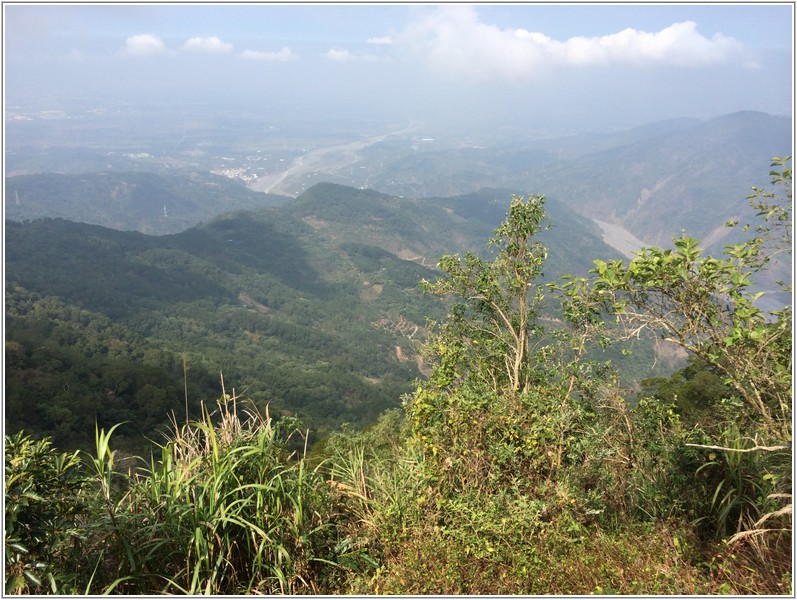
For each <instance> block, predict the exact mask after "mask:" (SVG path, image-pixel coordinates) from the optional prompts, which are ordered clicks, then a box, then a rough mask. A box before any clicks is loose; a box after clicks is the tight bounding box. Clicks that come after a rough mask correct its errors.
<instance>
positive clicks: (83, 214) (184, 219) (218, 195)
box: [5, 169, 288, 235]
mask: <svg viewBox="0 0 797 600" xmlns="http://www.w3.org/2000/svg"><path fill="white" fill-rule="evenodd" d="M5 198H6V203H5V218H6V219H11V220H14V221H25V220H31V219H39V218H42V217H61V218H63V219H69V220H71V221H79V222H81V223H93V224H95V225H102V226H104V227H110V228H112V229H120V230H128V231H141V232H142V233H148V234H152V235H162V234H166V233H177V232H179V231H183V230H185V229H187V228H189V227H192V226H194V225H197V224H198V223H201V222H203V221H207V220H208V219H211V218H213V217H215V216H216V215H218V214H220V213H222V212H227V211H231V210H243V209H254V208H261V207H265V206H275V205H277V204H281V203H283V202H285V201H286V200H288V198H286V197H285V196H277V195H274V194H262V193H258V192H253V191H252V190H250V189H248V188H246V187H245V186H243V185H241V184H240V183H236V182H234V181H232V180H230V179H228V178H226V177H221V176H218V175H211V174H208V173H200V172H194V171H183V170H179V169H173V170H172V171H170V172H169V173H168V174H166V173H152V172H133V171H127V172H113V171H109V172H103V173H82V174H69V175H62V174H57V173H39V174H35V175H17V176H13V177H7V178H6V179H5Z"/></svg>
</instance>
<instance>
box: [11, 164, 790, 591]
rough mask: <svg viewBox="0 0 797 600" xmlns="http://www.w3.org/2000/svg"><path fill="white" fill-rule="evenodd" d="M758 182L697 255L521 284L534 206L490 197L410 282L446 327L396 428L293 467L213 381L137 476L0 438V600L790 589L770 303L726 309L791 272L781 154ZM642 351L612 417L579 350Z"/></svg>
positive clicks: (604, 266)
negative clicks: (669, 365) (635, 389)
mask: <svg viewBox="0 0 797 600" xmlns="http://www.w3.org/2000/svg"><path fill="white" fill-rule="evenodd" d="M770 175H771V183H772V186H773V187H772V188H767V189H764V188H753V193H752V194H751V195H750V196H749V198H748V200H749V203H750V205H751V206H752V207H753V209H754V211H755V212H756V214H757V215H758V216H759V217H760V218H761V221H760V223H759V224H758V225H751V226H749V227H747V226H745V227H742V228H741V229H743V231H744V232H745V233H746V234H747V235H746V239H745V240H744V241H742V242H739V243H735V244H733V245H730V246H728V247H726V248H725V250H724V252H723V253H722V254H721V255H715V256H711V255H707V254H706V253H705V252H704V250H703V249H702V248H701V247H700V244H699V243H698V241H697V240H695V239H693V238H689V237H686V236H680V237H678V238H676V239H675V240H674V241H673V247H672V248H667V249H661V248H655V247H652V248H645V249H643V250H642V251H640V252H639V253H638V254H637V256H636V257H635V258H634V259H632V260H618V259H614V258H612V259H609V260H595V261H594V264H593V268H592V269H591V271H590V272H589V273H588V274H585V275H568V276H564V277H561V278H551V279H547V280H546V279H543V278H542V277H541V275H542V272H543V268H544V267H545V266H546V264H547V259H548V254H549V249H548V248H546V245H545V244H544V243H542V241H541V240H542V235H541V234H542V232H543V230H544V228H545V227H546V225H547V218H546V200H545V198H544V196H542V195H535V194H532V195H529V196H528V197H527V198H524V197H522V196H513V197H512V200H511V204H510V207H509V211H508V213H507V214H506V217H505V220H504V221H503V222H502V223H501V224H500V225H499V226H498V227H497V228H496V229H495V230H494V235H493V237H492V238H491V239H490V242H489V245H488V250H487V251H486V252H484V253H480V254H475V253H473V252H467V253H465V254H463V255H454V254H446V255H444V256H443V257H442V258H441V259H440V261H439V267H440V269H439V270H440V272H439V273H437V272H429V273H427V274H425V275H423V276H422V277H423V284H422V287H423V288H424V289H425V290H426V291H427V292H429V293H431V294H433V295H439V296H444V297H445V298H446V303H445V310H446V314H444V315H441V316H440V318H439V319H438V320H437V322H436V323H431V324H429V326H428V335H427V336H426V338H425V341H424V343H423V349H422V350H423V352H422V353H423V356H424V357H425V359H426V361H427V365H428V367H429V374H428V377H422V378H419V379H418V380H417V382H416V385H415V386H414V391H411V392H410V393H408V394H406V395H405V396H404V400H403V409H402V410H399V409H392V410H388V411H386V412H384V413H383V414H382V416H381V417H380V418H379V420H378V421H377V422H376V424H375V425H373V426H371V427H370V428H368V429H365V430H357V429H354V428H352V427H343V428H340V429H338V430H336V431H334V432H332V433H331V434H330V435H329V436H327V437H326V439H325V440H323V442H321V443H318V444H316V445H314V446H313V448H312V449H308V444H307V442H308V438H307V435H306V434H303V433H302V432H303V431H304V430H303V428H302V426H301V425H300V424H299V423H298V422H296V421H295V420H294V419H292V418H273V417H272V416H271V414H270V409H269V408H268V407H267V406H266V405H265V403H259V402H254V403H251V404H250V403H247V402H245V400H244V398H242V397H240V395H237V394H235V393H232V394H230V393H228V392H227V389H226V388H225V387H224V383H223V381H222V382H221V393H220V394H219V399H218V402H217V403H216V406H215V410H214V409H213V407H209V406H206V405H202V406H201V407H200V410H199V411H198V413H197V414H195V415H193V416H191V417H190V418H187V419H182V418H177V417H175V418H174V422H173V424H172V427H171V430H170V434H169V436H168V438H167V439H166V440H165V441H164V442H163V443H161V444H160V445H159V446H158V450H157V452H153V453H152V454H151V455H150V456H148V457H144V458H143V459H138V458H133V457H130V458H125V460H121V459H122V458H123V457H122V456H120V455H118V454H117V453H115V452H114V450H113V448H114V440H115V435H116V433H117V428H119V427H121V425H119V424H113V425H109V426H105V427H104V426H100V425H97V427H96V429H95V432H94V434H95V435H94V450H93V451H92V452H75V453H74V454H69V453H65V454H60V453H59V452H58V451H57V450H55V449H54V447H53V446H52V444H51V442H50V440H47V439H44V440H35V439H33V438H31V437H30V436H27V435H25V434H24V433H22V432H21V433H18V434H15V435H11V436H7V438H6V539H5V544H6V592H7V593H14V592H34V593H47V592H52V593H111V592H112V593H127V594H154V593H191V594H193V593H208V594H210V593H213V594H243V593H245V594H251V593H326V594H332V593H395V594H421V593H435V594H454V593H484V594H509V593H521V594H681V595H692V594H732V593H733V594H789V593H791V591H792V581H791V561H792V556H791V546H792V544H791V525H792V509H791V487H792V481H791V457H792V453H791V444H792V431H791V422H792V412H791V411H792V407H791V401H792V398H791V379H792V363H791V352H792V348H791V332H792V315H791V305H790V304H789V305H788V306H786V307H784V308H782V309H779V310H774V311H769V312H764V311H763V310H761V309H759V308H758V307H757V305H756V303H755V302H756V300H757V299H758V297H759V293H758V292H753V291H751V286H752V282H753V280H754V278H755V276H756V275H757V274H758V273H760V272H762V271H765V270H766V269H767V268H768V267H769V264H770V263H771V262H772V261H773V258H774V257H776V256H779V257H781V258H784V257H785V256H787V255H790V253H791V226H792V217H791V202H792V187H791V186H792V171H791V167H790V158H786V159H775V160H774V162H773V170H772V172H771V173H770ZM386 217H387V215H386ZM316 224H318V222H317V221H316ZM351 250H352V252H353V254H354V255H355V256H357V257H358V258H357V260H359V261H361V262H362V264H368V265H373V264H374V263H375V262H376V263H377V264H380V261H382V260H383V259H386V258H390V257H385V255H384V254H382V253H380V252H375V251H371V250H368V249H364V248H363V247H361V246H359V247H358V246H355V247H353V248H351ZM605 258H608V257H605ZM780 285H781V287H782V288H784V289H785V290H790V288H791V283H790V282H781V283H780ZM546 302H548V303H554V304H556V305H557V306H558V310H557V313H556V315H557V316H556V319H551V318H550V317H548V315H545V314H544V313H543V311H542V307H543V306H546V304H545V303H546ZM264 306H265V304H264ZM543 316H546V317H548V318H546V319H544V318H542V317H543ZM645 337H649V338H656V339H663V340H667V341H669V342H670V343H672V344H675V345H677V346H680V347H681V348H683V349H684V350H685V351H687V352H688V353H689V354H690V356H691V360H690V363H689V364H688V365H687V367H686V368H685V369H684V370H683V371H681V372H680V373H679V374H676V375H674V376H672V377H671V378H670V379H669V380H668V379H666V378H659V379H656V380H649V381H647V382H645V384H644V385H643V386H642V390H643V394H642V396H641V397H637V398H633V399H632V398H631V397H629V396H628V394H627V391H626V390H625V389H624V388H623V387H622V386H621V385H620V383H619V379H618V372H617V369H616V367H615V366H614V365H613V363H612V362H611V361H606V360H605V357H603V356H601V355H600V354H595V350H596V349H601V348H609V347H612V346H613V345H615V344H617V343H621V342H623V341H625V340H628V339H630V338H633V339H637V338H645ZM598 356H600V357H601V358H600V359H598V358H596V357H598ZM225 377H227V380H228V381H229V377H228V376H227V375H225ZM682 389H683V390H687V389H688V390H689V397H688V399H687V401H686V402H684V401H681V402H680V403H679V401H678V398H677V397H676V394H677V393H679V392H680V391H681V390H682Z"/></svg>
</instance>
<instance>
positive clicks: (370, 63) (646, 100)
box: [3, 2, 794, 129]
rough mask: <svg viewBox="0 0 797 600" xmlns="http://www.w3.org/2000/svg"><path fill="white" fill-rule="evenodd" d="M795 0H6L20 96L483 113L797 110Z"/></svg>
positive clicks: (14, 90) (318, 113)
mask: <svg viewBox="0 0 797 600" xmlns="http://www.w3.org/2000/svg"><path fill="white" fill-rule="evenodd" d="M793 25H794V15H793V6H792V5H791V4H790V3H771V4H764V3H750V4H701V5H698V4H668V5H665V4H652V3H643V4H597V3H587V4H578V5H574V4H570V3H564V4H555V3H554V4H517V3H512V4H437V5H435V4H387V3H379V4H357V3H353V4H352V3H349V4H330V3H319V4H311V5H309V4H224V5H221V4H170V5H166V4H158V3H155V4H153V3H149V4H129V3H128V4H113V3H109V4H82V5H77V4H74V5H73V4H63V3H62V4H51V5H42V4H22V3H19V4H17V3H13V2H7V3H5V4H4V5H3V34H4V35H3V61H4V96H5V101H6V104H7V105H9V104H11V103H13V104H15V105H17V104H22V105H24V104H25V103H31V104H36V105H37V106H45V105H48V106H49V105H51V108H52V109H57V108H59V103H61V102H64V101H66V100H69V99H74V98H87V97H88V98H97V99H98V100H99V99H102V100H124V101H127V102H133V103H135V102H149V103H166V104H169V105H172V106H175V107H179V106H181V105H189V104H191V103H202V104H206V105H211V106H219V107H225V108H235V107H236V106H247V107H257V108H258V109H260V110H263V111H268V110H274V111H277V110H290V111H294V112H295V113H296V115H297V116H301V115H307V116H308V117H316V118H318V117H321V118H335V117H345V118H352V117H356V116H362V117H363V118H369V119H382V120H385V121H395V122H401V121H403V120H407V119H415V120H420V121H424V120H428V121H439V122H446V123H452V124H459V125H460V126H463V127H467V126H468V125H475V124H477V123H482V124H487V125H489V126H504V125H511V124H528V125H529V126H533V125H534V124H535V123H536V124H538V125H541V124H545V123H547V124H551V123H556V124H559V126H560V127H562V128H565V129H566V128H567V127H573V128H576V129H583V128H584V127H588V126H590V125H594V127H595V128H596V129H600V128H612V127H625V126H633V125H639V124H644V123H648V122H653V121H656V120H662V119H668V118H674V117H699V118H709V117H712V116H717V115H721V114H726V113H729V112H734V111H737V110H759V111H764V112H769V113H773V114H791V112H792V105H793V72H794V69H793V64H792V54H793V52H792V44H793Z"/></svg>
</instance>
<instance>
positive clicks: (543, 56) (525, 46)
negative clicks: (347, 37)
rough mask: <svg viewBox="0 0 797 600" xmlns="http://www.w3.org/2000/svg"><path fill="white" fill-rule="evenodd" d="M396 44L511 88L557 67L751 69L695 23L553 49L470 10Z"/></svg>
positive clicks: (414, 27) (451, 10) (448, 12)
mask: <svg viewBox="0 0 797 600" xmlns="http://www.w3.org/2000/svg"><path fill="white" fill-rule="evenodd" d="M397 41H401V42H402V43H403V44H405V45H406V46H408V47H409V48H411V49H412V50H413V51H415V52H416V53H417V54H419V55H420V56H421V57H422V58H423V60H424V61H425V62H426V63H428V64H429V65H430V66H432V67H433V68H435V69H436V70H438V71H442V72H444V73H447V74H449V75H452V76H457V77H462V78H468V79H507V80H512V79H515V78H518V77H526V76H529V75H533V74H535V73H538V72H540V71H542V70H545V69H547V68H550V67H555V66H572V67H579V66H597V65H637V66H654V65H661V66H675V67H704V66H710V65H715V64H720V63H724V62H731V61H736V62H737V63H738V64H743V63H749V62H750V57H749V56H747V53H746V52H745V50H744V47H743V46H742V44H741V43H740V42H738V41H737V40H735V39H734V38H732V37H728V36H725V35H722V34H719V33H718V34H715V35H713V36H712V37H710V38H708V37H706V36H704V35H703V34H701V33H700V32H699V31H698V29H697V24H696V23H694V22H692V21H687V22H684V23H675V24H673V25H670V26H669V27H666V28H664V29H662V30H661V31H658V32H653V33H651V32H646V31H638V30H636V29H631V28H627V29H624V30H622V31H620V32H619V33H612V34H609V35H604V36H600V37H572V38H570V39H567V40H565V41H558V40H554V39H552V38H550V37H549V36H547V35H545V34H543V33H540V32H534V31H527V30H525V29H500V28H498V27H495V26H493V25H489V24H486V23H482V22H481V21H480V20H479V17H478V14H477V13H476V11H475V10H474V9H473V8H472V7H468V6H450V7H444V8H441V9H439V10H437V11H435V12H434V13H432V14H430V15H428V16H426V17H425V18H423V19H421V20H418V21H416V22H414V23H412V24H411V25H410V26H408V27H407V28H406V29H405V31H404V32H403V33H402V34H401V36H400V37H399V38H398V40H397Z"/></svg>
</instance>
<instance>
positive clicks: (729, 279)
mask: <svg viewBox="0 0 797 600" xmlns="http://www.w3.org/2000/svg"><path fill="white" fill-rule="evenodd" d="M789 161H790V158H785V159H781V158H776V159H774V161H773V167H776V169H775V170H773V171H772V172H771V176H772V183H773V184H774V185H776V186H778V188H779V190H780V191H779V192H774V191H773V192H766V191H764V190H762V189H759V188H753V190H754V192H753V194H752V195H751V196H749V197H748V200H749V202H750V204H751V206H752V207H753V208H754V209H755V210H756V213H757V215H758V216H759V217H762V218H763V222H762V223H761V224H760V225H759V226H758V227H757V228H756V229H755V231H756V234H757V235H755V236H753V237H751V238H750V239H748V240H746V241H744V242H742V243H739V244H734V245H731V246H727V247H726V248H725V250H724V254H723V256H722V257H721V258H717V257H712V256H705V255H704V254H703V250H702V249H701V248H700V247H699V245H698V242H697V241H696V240H695V239H693V238H690V237H687V236H685V235H681V236H680V237H677V238H675V239H674V240H673V244H674V248H672V249H661V248H644V249H643V250H641V251H640V252H639V253H637V256H636V258H634V259H633V260H631V261H630V262H628V263H627V264H626V263H624V261H620V260H617V261H611V262H609V263H607V262H604V261H601V260H596V261H594V262H595V268H594V269H593V270H592V274H593V278H592V279H591V280H590V281H587V280H585V279H583V278H570V279H569V280H568V281H567V283H566V284H565V285H564V286H563V287H564V288H565V289H569V290H570V291H569V293H570V294H571V296H572V297H574V298H575V301H576V302H577V303H578V305H579V306H581V307H582V308H583V309H584V310H585V311H587V312H589V313H590V314H592V315H598V314H601V313H602V312H603V313H607V314H609V315H613V316H614V318H615V322H616V325H617V327H616V328H615V329H614V334H615V336H616V337H617V338H620V339H630V338H632V337H639V336H641V335H643V334H644V333H650V334H652V335H655V336H658V337H660V338H662V339H664V340H667V341H670V342H674V343H676V344H678V345H680V346H682V347H683V348H685V349H686V350H687V351H689V352H690V353H691V354H692V355H693V356H696V357H698V358H699V359H700V360H702V361H703V362H705V363H706V364H707V365H709V366H710V367H711V368H713V369H715V370H716V372H717V373H719V374H721V376H722V382H723V383H724V384H725V385H727V386H729V387H730V388H731V389H732V390H733V395H732V396H731V397H729V398H726V399H725V401H726V403H728V404H729V405H730V407H732V408H733V410H732V411H728V412H727V413H726V414H727V418H728V420H729V421H730V422H725V423H722V422H720V423H717V424H716V426H715V427H714V429H715V431H714V435H715V436H717V437H718V438H719V440H718V442H717V443H715V444H709V445H698V447H703V448H706V449H710V450H712V452H713V451H714V450H716V451H720V452H723V453H724V456H725V457H726V458H728V460H726V461H725V462H726V466H725V469H726V470H725V471H724V474H721V475H720V477H719V483H717V487H716V491H715V493H714V498H713V500H712V502H711V504H712V509H713V510H715V511H716V513H717V514H718V515H727V514H729V509H730V508H731V507H734V510H736V509H739V510H740V512H739V518H738V519H735V520H734V523H733V524H734V525H735V526H736V527H737V529H741V528H743V527H744V526H749V525H750V524H751V523H752V522H754V521H756V519H757V518H759V517H761V515H762V513H763V512H766V510H770V509H771V508H772V500H773V499H777V498H785V497H790V496H789V495H787V494H785V491H787V490H788V488H789V486H790V475H789V472H788V470H787V469H784V468H783V465H784V464H787V463H788V462H789V461H783V460H782V459H783V454H784V453H786V454H788V452H789V448H790V445H791V414H792V407H791V401H792V398H791V380H792V368H791V348H792V341H791V331H792V316H791V311H792V308H791V305H787V306H786V307H784V308H783V309H780V310H774V311H770V312H769V313H765V312H764V311H763V310H762V309H760V308H759V307H758V306H757V305H756V301H757V300H758V299H759V298H760V297H761V295H762V294H763V292H760V291H759V292H753V291H751V290H752V286H753V284H754V282H755V279H756V276H757V275H759V274H760V273H761V272H762V270H764V269H765V268H766V267H767V265H768V264H769V262H770V260H771V257H772V256H774V255H775V254H776V253H778V254H781V253H789V254H790V252H791V247H790V244H791V231H790V230H791V201H792V192H791V177H792V172H791V169H790V168H789V167H788V166H787V163H788V162H789ZM731 225H735V224H731ZM745 230H746V231H749V230H750V227H749V226H747V227H745ZM781 285H782V286H783V287H786V288H788V287H789V286H788V285H787V284H786V283H782V284H781ZM750 452H767V453H771V457H770V458H771V460H769V461H759V463H757V466H756V469H759V468H761V469H766V470H765V471H764V472H760V471H759V472H756V473H753V478H754V479H755V480H756V481H757V484H756V485H754V486H747V488H748V490H749V492H748V491H746V490H745V489H744V488H745V486H744V485H741V484H738V483H735V482H739V481H740V480H742V479H745V480H749V479H750V478H749V477H748V475H749V471H748V472H747V473H744V477H741V476H740V475H741V474H742V473H741V471H739V470H738V469H740V468H741V466H740V464H741V463H740V461H739V460H736V458H737V457H738V456H743V455H746V454H747V453H750ZM712 456H716V454H713V455H712ZM711 460H712V461H713V460H714V459H713V458H712V459H711ZM762 463H763V464H764V466H763V467H761V464H762ZM734 469H736V470H735V471H734ZM762 478H763V482H764V483H765V484H766V485H763V486H762V485H759V484H760V483H761V481H762ZM775 484H777V485H775ZM723 486H724V487H723ZM748 493H749V496H747V497H742V496H744V495H745V494H748ZM740 507H743V508H740ZM787 513H788V514H790V508H789V509H788V511H786V509H783V511H779V516H784V515H786V514H787ZM761 518H763V517H761ZM720 520H721V521H723V520H724V518H723V519H720Z"/></svg>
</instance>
